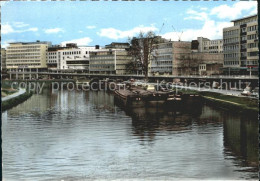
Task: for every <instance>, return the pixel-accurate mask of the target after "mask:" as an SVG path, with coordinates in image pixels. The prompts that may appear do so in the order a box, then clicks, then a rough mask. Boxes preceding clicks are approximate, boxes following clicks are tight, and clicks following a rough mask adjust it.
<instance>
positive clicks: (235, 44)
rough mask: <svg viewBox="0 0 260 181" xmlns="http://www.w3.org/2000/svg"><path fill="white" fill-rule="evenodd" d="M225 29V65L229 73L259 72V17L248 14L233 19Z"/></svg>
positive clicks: (226, 71)
mask: <svg viewBox="0 0 260 181" xmlns="http://www.w3.org/2000/svg"><path fill="white" fill-rule="evenodd" d="M232 22H233V23H234V26H232V27H227V28H224V29H223V40H224V45H223V47H224V67H223V71H224V73H225V74H227V75H253V74H254V75H257V74H258V66H259V64H258V61H259V49H258V17H257V15H253V16H248V17H244V18H240V19H236V20H233V21H232Z"/></svg>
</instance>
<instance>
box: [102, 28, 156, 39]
mask: <svg viewBox="0 0 260 181" xmlns="http://www.w3.org/2000/svg"><path fill="white" fill-rule="evenodd" d="M149 31H158V28H156V27H154V26H150V27H145V26H138V27H135V28H133V29H131V30H126V31H121V30H118V29H115V28H104V29H101V30H100V32H98V33H97V34H98V35H99V36H101V37H107V38H110V39H114V40H117V39H121V38H127V37H133V36H135V35H137V34H138V33H140V32H143V33H147V32H149Z"/></svg>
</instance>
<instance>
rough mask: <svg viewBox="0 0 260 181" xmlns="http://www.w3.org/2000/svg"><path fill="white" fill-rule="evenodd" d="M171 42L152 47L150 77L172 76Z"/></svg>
mask: <svg viewBox="0 0 260 181" xmlns="http://www.w3.org/2000/svg"><path fill="white" fill-rule="evenodd" d="M172 64H173V42H172V41H170V42H165V43H160V44H157V45H155V46H154V50H153V52H152V57H151V63H150V66H149V72H150V74H152V75H172Z"/></svg>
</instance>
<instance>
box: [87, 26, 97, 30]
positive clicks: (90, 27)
mask: <svg viewBox="0 0 260 181" xmlns="http://www.w3.org/2000/svg"><path fill="white" fill-rule="evenodd" d="M95 28H96V26H87V29H95Z"/></svg>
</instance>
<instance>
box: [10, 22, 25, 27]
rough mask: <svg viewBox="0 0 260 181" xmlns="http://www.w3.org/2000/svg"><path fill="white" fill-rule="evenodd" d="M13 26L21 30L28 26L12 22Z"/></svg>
mask: <svg viewBox="0 0 260 181" xmlns="http://www.w3.org/2000/svg"><path fill="white" fill-rule="evenodd" d="M13 26H14V27H16V28H23V27H26V26H29V24H25V23H24V22H14V23H13Z"/></svg>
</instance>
